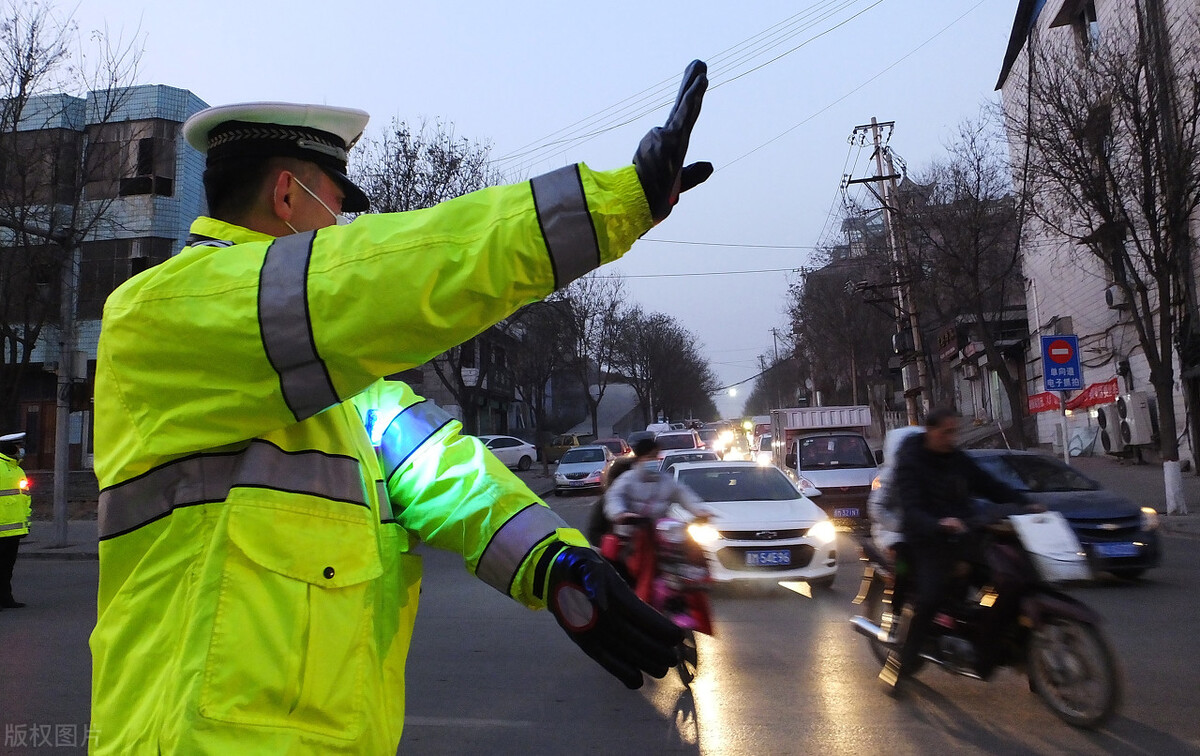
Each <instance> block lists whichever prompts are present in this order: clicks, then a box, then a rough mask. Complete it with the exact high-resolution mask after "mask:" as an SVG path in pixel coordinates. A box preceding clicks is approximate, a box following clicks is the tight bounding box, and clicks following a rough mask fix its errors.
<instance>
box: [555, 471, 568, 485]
mask: <svg viewBox="0 0 1200 756" xmlns="http://www.w3.org/2000/svg"><path fill="white" fill-rule="evenodd" d="M554 482H555V483H566V482H567V476H565V475H563V474H562V473H554Z"/></svg>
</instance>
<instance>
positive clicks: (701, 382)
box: [613, 305, 718, 423]
mask: <svg viewBox="0 0 1200 756" xmlns="http://www.w3.org/2000/svg"><path fill="white" fill-rule="evenodd" d="M620 333H621V338H620V339H619V341H618V349H617V351H616V352H615V354H614V355H613V364H614V367H615V368H616V369H617V370H619V371H620V373H621V375H622V376H623V377H624V379H625V380H626V382H628V383H629V385H630V386H632V387H633V390H634V393H635V394H636V395H637V397H638V406H639V407H640V408H641V411H642V420H643V421H644V422H646V423H650V422H651V421H652V420H653V419H655V418H656V417H657V413H658V412H662V413H663V416H664V417H675V418H682V417H684V416H685V415H687V414H692V415H693V416H695V417H712V418H715V417H716V416H717V408H716V404H715V403H714V402H713V400H712V395H713V393H714V392H715V391H716V389H717V385H718V384H717V380H716V377H715V376H714V375H713V373H712V370H711V368H710V367H709V365H708V363H707V361H705V360H704V359H703V358H702V357H701V356H700V353H699V351H698V348H697V342H696V339H695V337H694V336H693V335H692V334H690V333H689V332H688V331H687V330H686V329H685V328H683V327H682V326H681V325H679V323H678V322H676V321H675V320H674V319H673V318H671V317H670V316H669V315H664V314H663V313H659V312H653V313H647V312H645V311H643V310H642V308H641V307H640V306H636V305H635V306H633V307H631V308H629V309H628V310H625V311H624V312H623V313H622V314H621V318H620ZM689 411H690V412H689Z"/></svg>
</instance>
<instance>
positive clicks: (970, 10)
mask: <svg viewBox="0 0 1200 756" xmlns="http://www.w3.org/2000/svg"><path fill="white" fill-rule="evenodd" d="M985 2H987V0H979V2H977V3H975V4H974V5H972V6H971V7H970V8H968V9H967V10H966V11H965V12H964V13H963V14H962V15H961V16H959V17H958V18H956V19H954V20H953V21H951V22H950V23H948V24H946V25H945V26H943V27H942V28H941V30H939V31H938V32H937V33H935V34H934V35H933V36H931V37H929V38H928V39H926V40H925V41H924V42H922V43H921V44H919V45H917V46H916V47H914V48H913V49H912V50H909V51H908V52H907V53H905V54H904V55H903V56H901V57H900V58H898V59H896V60H895V61H894V62H893V63H892V64H891V65H889V66H888V67H887V68H884V69H883V70H882V71H880V72H879V73H877V74H875V75H874V76H872V77H871V78H869V79H867V80H866V81H864V82H863V83H862V84H859V85H858V86H857V87H855V88H854V89H851V90H850V91H849V92H847V93H846V94H844V95H842V96H841V97H839V98H837V99H836V100H834V101H833V102H831V103H829V104H828V105H826V106H825V107H823V108H821V109H820V110H818V111H816V112H815V113H813V114H812V115H810V116H808V117H807V118H805V119H804V120H803V121H800V123H797V124H796V125H795V126H792V127H791V128H789V129H787V130H786V131H784V132H783V133H781V134H780V135H779V136H777V137H774V138H773V139H768V140H767V141H765V142H763V143H762V144H760V145H759V146H757V147H755V148H754V149H752V150H750V151H749V152H747V153H744V154H743V155H741V156H739V157H736V158H734V159H733V160H730V161H729V162H728V163H726V164H725V165H722V166H721V167H720V168H718V169H717V170H718V171H722V170H725V169H726V168H728V167H729V166H731V165H733V164H734V163H737V162H740V161H742V160H745V159H746V158H748V157H750V156H751V155H753V154H754V153H756V152H758V151H759V150H761V149H762V148H764V147H766V146H768V145H770V144H774V143H775V142H777V141H779V140H780V139H783V138H784V137H785V136H787V135H788V134H790V133H792V132H793V131H795V130H796V129H798V128H800V127H801V126H803V125H804V124H806V123H808V122H809V121H811V120H812V119H814V118H816V117H817V116H819V115H821V114H822V113H824V112H825V111H827V110H829V109H830V108H832V107H833V106H834V105H837V104H838V103H840V102H841V101H842V100H845V99H846V98H847V97H849V96H850V95H852V94H854V93H856V92H858V91H859V90H860V89H862V88H863V87H865V86H867V85H868V84H870V83H871V82H873V81H875V80H876V79H878V78H879V77H880V76H883V75H884V74H885V73H887V72H888V71H891V70H892V69H893V68H895V67H896V66H898V65H900V64H901V63H903V62H904V61H906V60H908V59H909V58H911V57H912V56H913V55H915V54H916V53H917V52H918V51H919V50H920V49H921V48H923V47H925V45H928V44H929V43H930V42H932V41H933V40H935V39H937V38H938V37H940V36H942V34H944V33H945V32H946V30H948V29H949V28H950V27H952V26H954V25H955V24H957V23H958V22H959V21H962V20H963V19H964V18H966V17H967V16H969V15H970V14H971V13H973V12H974V11H975V9H976V8H978V7H979V6H981V5H983V4H984V3H985ZM868 10H869V9H868Z"/></svg>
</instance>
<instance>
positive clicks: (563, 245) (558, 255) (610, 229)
mask: <svg viewBox="0 0 1200 756" xmlns="http://www.w3.org/2000/svg"><path fill="white" fill-rule="evenodd" d="M650 225H651V220H650V215H649V211H648V209H647V207H646V203H645V198H644V195H643V194H642V190H641V186H640V184H639V183H638V180H637V176H636V174H635V173H634V171H633V169H632V168H624V169H621V170H618V171H613V172H608V173H600V172H593V171H590V170H589V169H587V168H586V167H585V166H582V165H580V166H570V167H568V168H564V169H560V170H558V171H555V172H553V173H551V174H547V175H546V176H541V177H538V178H535V179H533V180H532V181H530V182H526V183H524V184H518V185H513V186H506V187H495V188H491V189H485V190H483V191H479V192H475V193H473V194H469V195H466V196H464V197H460V198H458V199H456V200H453V201H450V202H446V203H443V204H441V205H439V206H437V207H434V208H431V209H428V210H420V211H416V212H410V213H402V214H382V215H367V216H362V217H360V218H358V219H356V220H355V221H354V223H352V224H350V225H347V226H340V227H338V226H335V227H330V228H325V229H322V230H320V231H317V232H315V233H304V234H296V235H293V236H288V237H281V238H279V239H273V238H271V237H268V236H264V235H262V234H259V233H255V232H253V231H250V230H247V229H245V228H240V227H237V226H232V225H229V224H226V223H222V222H219V221H216V220H213V219H211V218H201V219H199V220H197V221H196V222H195V224H194V225H193V226H192V232H193V237H192V241H191V242H190V243H191V244H192V246H190V247H189V248H186V249H185V250H184V251H183V252H182V253H181V254H179V255H178V256H176V257H174V258H172V259H170V260H168V261H167V262H165V263H163V264H161V265H159V266H157V267H155V268H152V269H151V270H149V271H147V272H146V273H144V274H142V275H140V276H137V277H136V278H134V279H131V280H130V281H128V282H127V283H126V284H125V285H123V286H122V287H121V288H120V289H118V290H117V291H116V292H114V293H113V295H112V296H111V297H110V298H109V299H108V302H107V303H106V305H105V312H104V322H103V328H102V333H101V338H100V348H99V358H98V365H97V376H96V429H95V435H96V456H95V460H96V462H95V464H96V474H97V477H98V478H99V480H100V487H101V494H100V513H99V523H98V524H99V528H100V534H101V542H100V589H99V597H98V610H99V612H98V613H99V616H98V619H97V624H96V628H95V631H94V632H93V633H92V638H91V647H92V652H93V659H94V662H93V685H92V718H93V722H92V724H93V728H94V730H95V731H96V738H95V739H94V743H93V750H94V752H96V753H106V754H108V753H111V754H133V753H157V752H160V751H161V752H163V753H187V754H193V753H214V754H229V753H239V754H240V753H271V754H280V753H321V754H324V753H380V754H383V753H387V754H391V753H394V752H395V749H396V746H397V743H398V741H399V739H400V733H401V728H402V725H403V720H404V679H403V677H404V660H405V655H406V654H407V651H408V646H409V640H410V637H411V633H412V625H413V619H414V615H415V612H416V608H417V597H418V593H419V581H420V563H419V557H417V556H415V555H413V554H412V553H410V552H411V550H412V547H413V546H414V545H415V543H416V542H417V541H418V540H421V541H425V542H426V543H429V544H431V545H433V546H436V547H440V548H444V549H449V550H451V551H455V552H458V553H461V554H462V555H463V559H464V562H465V564H466V567H467V569H468V570H470V571H471V572H473V573H474V574H475V575H476V576H478V577H479V578H480V579H482V580H484V581H485V582H487V583H489V584H490V585H492V586H494V587H496V588H497V589H499V590H501V591H504V592H505V593H507V594H509V595H511V596H512V597H513V598H515V599H517V600H518V601H521V602H522V603H525V604H527V605H530V606H534V607H537V606H539V605H540V604H541V603H542V602H541V601H540V599H539V598H538V597H537V595H536V594H537V593H540V591H538V592H535V590H534V575H533V574H532V573H534V572H535V570H534V569H533V567H532V565H534V564H536V561H537V557H538V556H539V555H540V554H541V551H542V550H543V549H544V548H546V546H547V545H548V544H550V543H551V542H553V541H555V540H559V541H566V542H570V543H579V544H583V543H586V541H585V540H584V539H583V537H582V535H580V534H579V533H578V532H576V531H574V530H571V529H569V528H567V527H566V525H565V524H564V523H563V522H562V520H561V519H559V518H558V517H557V516H556V515H554V514H553V513H552V512H551V511H550V509H549V508H548V507H546V506H545V504H544V503H542V502H541V501H539V500H537V499H536V497H535V496H534V495H533V494H532V492H530V491H529V489H528V488H526V487H525V486H524V485H523V484H522V483H521V482H520V480H519V479H517V478H516V476H514V475H512V474H511V473H510V472H509V471H508V470H507V469H506V468H505V467H504V466H503V465H501V464H500V463H499V462H498V461H497V460H496V458H495V457H493V456H492V455H491V453H490V452H488V451H486V450H485V449H483V448H482V446H481V445H480V443H479V442H478V441H477V440H476V439H473V438H470V437H463V436H460V435H459V433H458V432H459V430H460V426H459V423H458V422H457V421H455V420H452V419H450V418H449V416H447V415H446V413H444V412H443V411H441V410H440V409H438V408H437V407H435V406H433V405H432V404H431V403H430V402H426V401H423V400H421V398H420V397H418V396H416V395H415V394H414V393H413V392H412V391H411V390H410V389H409V388H408V387H407V386H406V385H404V384H402V383H398V382H390V381H382V380H380V378H381V377H382V376H386V375H391V374H393V373H396V372H399V371H402V370H405V369H408V368H411V367H414V366H416V365H419V364H422V363H424V362H427V361H428V360H430V359H431V358H433V357H434V356H436V355H438V354H440V353H441V352H443V351H445V350H446V349H447V348H449V347H450V346H452V345H454V344H458V343H461V342H463V341H465V340H466V339H468V338H470V337H472V336H474V335H475V334H477V333H479V332H480V331H482V330H484V329H485V328H486V327H488V326H489V325H491V324H493V323H495V322H497V321H499V320H501V319H502V318H504V317H506V316H507V315H509V314H511V313H512V312H513V311H515V310H516V309H517V308H519V307H520V306H522V305H525V304H527V303H529V302H532V301H535V300H537V299H540V298H542V297H545V296H546V295H547V294H549V293H550V292H551V291H552V290H553V289H554V288H556V287H562V286H565V285H566V284H567V283H569V282H570V281H571V280H573V279H574V278H576V277H578V276H579V275H582V274H583V273H586V272H587V271H589V270H591V269H593V268H595V267H596V266H598V265H600V264H602V263H604V262H608V261H610V260H613V259H616V258H617V257H619V256H620V255H621V254H623V253H624V252H625V251H626V250H627V249H628V248H629V247H630V246H631V245H632V244H633V242H634V240H636V239H637V237H638V236H640V235H641V234H642V233H644V232H645V231H646V230H648V229H649V228H650ZM198 239H204V241H196V240H198ZM538 578H539V579H542V578H543V576H538Z"/></svg>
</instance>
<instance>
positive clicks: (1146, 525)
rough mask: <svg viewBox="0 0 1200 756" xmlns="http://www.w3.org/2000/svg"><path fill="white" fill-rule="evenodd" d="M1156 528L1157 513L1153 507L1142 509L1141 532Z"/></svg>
mask: <svg viewBox="0 0 1200 756" xmlns="http://www.w3.org/2000/svg"><path fill="white" fill-rule="evenodd" d="M1156 528H1158V512H1157V511H1155V509H1154V507H1142V530H1155V529H1156Z"/></svg>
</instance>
